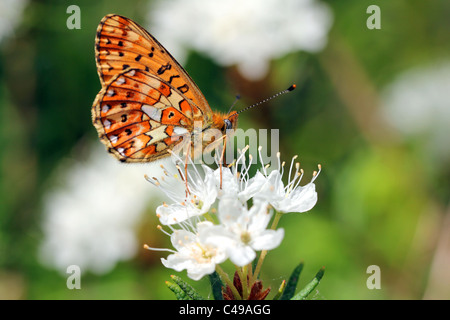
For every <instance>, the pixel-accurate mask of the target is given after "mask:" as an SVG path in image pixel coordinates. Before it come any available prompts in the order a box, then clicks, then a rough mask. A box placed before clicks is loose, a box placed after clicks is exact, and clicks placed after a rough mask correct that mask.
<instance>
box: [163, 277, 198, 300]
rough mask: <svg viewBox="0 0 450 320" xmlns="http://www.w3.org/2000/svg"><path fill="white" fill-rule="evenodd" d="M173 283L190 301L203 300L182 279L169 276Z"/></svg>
mask: <svg viewBox="0 0 450 320" xmlns="http://www.w3.org/2000/svg"><path fill="white" fill-rule="evenodd" d="M170 277H171V278H172V280H173V281H175V283H176V284H177V285H178V286H179V287H180V288H181V290H183V291H184V292H185V293H186V295H187V296H189V298H190V299H192V300H205V299H203V297H202V296H201V295H199V294H198V293H197V291H196V290H195V289H194V288H193V287H192V286H191V285H190V284H188V283H187V282H185V281H184V280H183V279H181V278H180V277H178V276H175V275H171V276H170Z"/></svg>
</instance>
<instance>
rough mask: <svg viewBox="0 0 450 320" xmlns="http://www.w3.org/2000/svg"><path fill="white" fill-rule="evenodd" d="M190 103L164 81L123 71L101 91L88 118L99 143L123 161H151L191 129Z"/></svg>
mask: <svg viewBox="0 0 450 320" xmlns="http://www.w3.org/2000/svg"><path fill="white" fill-rule="evenodd" d="M195 108H196V107H195V106H192V105H190V102H189V101H188V100H187V99H186V98H185V97H184V96H183V95H182V94H181V93H180V92H179V91H178V90H177V89H176V88H174V87H172V86H171V85H170V84H169V83H166V82H164V81H163V80H161V79H159V78H158V77H156V76H154V75H152V74H150V73H148V72H147V71H144V70H138V69H127V70H125V71H122V72H121V73H119V74H117V75H116V76H114V77H113V78H111V80H110V81H109V83H108V84H107V85H106V86H105V87H104V88H103V89H102V90H101V91H100V93H99V94H98V96H97V99H96V100H95V102H94V107H93V108H92V119H93V123H94V126H95V128H96V129H97V131H98V132H99V136H100V139H101V141H102V142H103V143H104V144H105V145H106V146H107V147H108V150H109V151H110V152H111V153H112V154H113V155H114V156H116V158H118V159H119V160H121V161H123V162H146V161H153V160H156V159H159V158H162V157H165V156H167V155H169V153H168V150H170V149H173V147H174V146H175V145H177V144H178V143H180V142H181V141H182V139H183V137H184V136H185V135H188V134H190V132H192V130H193V117H192V109H195Z"/></svg>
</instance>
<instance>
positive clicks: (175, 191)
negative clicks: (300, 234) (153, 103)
mask: <svg viewBox="0 0 450 320" xmlns="http://www.w3.org/2000/svg"><path fill="white" fill-rule="evenodd" d="M245 152H246V149H244V150H243V152H242V153H241V154H240V156H239V157H238V159H237V160H236V161H235V162H234V163H233V165H231V166H227V167H220V166H219V168H218V169H216V170H212V169H211V168H209V167H207V166H205V165H202V166H201V168H202V170H198V169H197V168H196V167H195V166H194V165H193V163H192V160H190V159H189V160H188V161H189V169H190V170H188V169H187V167H186V168H185V167H184V166H185V165H186V163H183V161H182V160H181V159H180V158H178V163H179V164H178V165H177V173H176V174H172V175H171V174H169V172H167V171H166V172H165V175H164V176H163V177H162V178H160V179H157V178H149V177H147V180H148V181H150V182H151V183H153V184H154V185H155V186H157V187H158V188H160V189H161V190H162V191H163V192H164V193H166V194H167V196H168V197H169V198H170V199H171V200H172V203H171V204H166V203H164V204H163V205H161V206H159V207H158V208H157V210H156V213H157V216H158V217H159V219H160V222H161V223H162V224H163V225H165V228H166V229H170V232H167V231H166V230H164V228H163V227H159V228H160V229H161V230H162V231H163V232H165V233H166V234H167V235H168V236H170V238H171V242H172V245H173V247H174V248H175V250H172V249H157V248H151V247H149V246H146V248H147V249H150V250H165V251H169V252H171V253H172V254H170V255H169V256H168V257H167V259H164V258H163V259H162V263H163V264H164V266H166V267H167V268H172V269H175V270H176V271H182V270H187V273H188V276H189V277H190V278H192V279H194V280H199V279H200V278H202V277H203V276H204V275H207V274H211V273H212V272H214V270H215V268H216V265H217V264H220V263H222V262H224V261H225V260H226V259H228V258H229V259H230V260H231V261H232V262H233V263H234V264H235V265H236V266H239V267H242V266H245V265H247V264H249V263H251V262H252V261H253V260H254V259H255V258H256V251H261V250H272V249H274V248H276V247H278V245H279V244H280V243H281V241H282V240H283V237H284V230H283V229H281V228H279V229H275V228H274V227H275V226H274V225H272V227H271V228H269V229H268V225H269V223H270V221H271V218H272V216H273V211H274V210H273V209H275V211H276V212H277V214H281V213H287V212H305V211H308V210H310V209H311V208H312V207H313V206H314V205H315V204H316V202H317V193H316V190H315V185H314V180H315V179H316V177H317V176H318V174H319V173H320V166H319V172H314V174H313V178H312V179H311V181H310V182H309V183H308V184H306V185H305V186H300V185H299V184H300V181H301V179H302V177H303V170H301V169H300V165H299V164H298V163H295V165H294V162H295V159H296V157H294V158H293V159H292V162H291V166H290V169H289V177H288V182H287V184H286V185H285V184H284V183H283V181H282V178H283V173H284V162H283V163H281V162H280V156H279V153H278V155H277V158H278V167H277V168H276V169H272V171H271V172H270V173H268V172H267V170H268V169H269V167H270V166H269V165H267V166H264V164H262V170H261V171H260V172H257V174H256V175H255V176H253V177H250V175H249V169H250V167H251V165H252V157H251V155H250V156H249V162H248V163H247V160H246V157H245ZM259 153H260V155H261V149H259ZM260 158H261V157H260ZM294 170H295V171H294ZM200 171H202V173H203V174H201V172H200ZM249 200H251V201H249ZM249 202H251V203H252V204H251V206H249ZM215 205H217V206H216V207H215Z"/></svg>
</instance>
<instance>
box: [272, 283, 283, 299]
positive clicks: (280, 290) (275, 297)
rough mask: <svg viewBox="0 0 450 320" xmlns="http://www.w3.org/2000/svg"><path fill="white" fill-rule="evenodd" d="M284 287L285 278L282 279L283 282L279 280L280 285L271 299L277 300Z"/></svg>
mask: <svg viewBox="0 0 450 320" xmlns="http://www.w3.org/2000/svg"><path fill="white" fill-rule="evenodd" d="M285 288H286V280H283V282H281V285H280V287H279V288H278V292H277V294H276V295H275V296H274V297H273V299H272V300H279V299H280V297H281V294H282V293H283V292H284V289H285Z"/></svg>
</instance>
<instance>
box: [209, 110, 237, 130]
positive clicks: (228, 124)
mask: <svg viewBox="0 0 450 320" xmlns="http://www.w3.org/2000/svg"><path fill="white" fill-rule="evenodd" d="M237 118H238V115H237V112H236V111H232V112H230V113H229V114H218V113H214V115H213V122H214V127H215V128H217V129H219V130H220V131H222V134H224V135H225V134H226V133H227V130H236V128H237Z"/></svg>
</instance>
